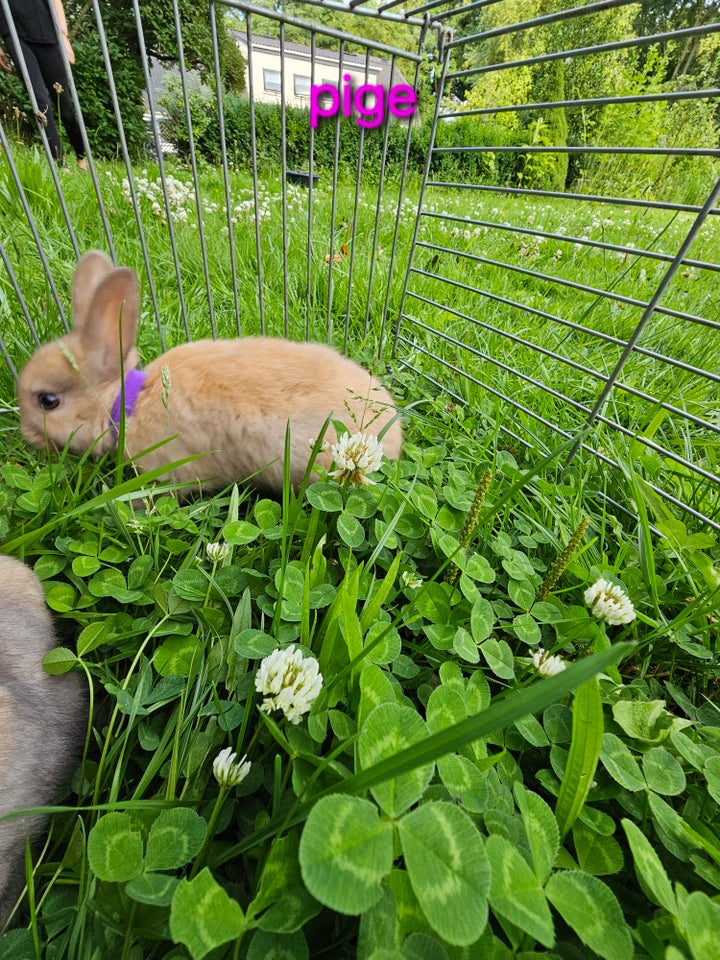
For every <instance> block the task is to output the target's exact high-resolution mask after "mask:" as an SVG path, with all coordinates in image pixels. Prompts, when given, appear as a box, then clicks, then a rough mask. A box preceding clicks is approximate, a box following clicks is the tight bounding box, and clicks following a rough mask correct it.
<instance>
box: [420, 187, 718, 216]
mask: <svg viewBox="0 0 720 960" xmlns="http://www.w3.org/2000/svg"><path fill="white" fill-rule="evenodd" d="M428 186H429V187H446V188H448V189H454V190H471V191H472V190H475V191H477V192H478V193H507V194H508V195H509V196H513V195H514V196H518V197H548V198H549V199H553V200H577V201H582V202H584V203H607V204H610V205H615V206H624V207H639V208H640V209H641V210H676V211H678V212H679V213H698V211H700V210H701V209H702V207H699V206H697V205H695V204H691V203H670V202H667V201H665V200H636V199H634V198H632V197H612V196H608V195H606V194H601V193H573V192H572V191H571V190H567V191H560V190H540V189H537V188H533V189H530V188H529V187H510V186H506V185H505V184H502V185H497V184H484V183H454V182H452V181H447V180H430V181H429V182H428ZM718 214H720V208H717V207H716V208H715V209H713V210H711V211H710V216H717V215H718Z"/></svg>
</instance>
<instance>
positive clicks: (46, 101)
mask: <svg viewBox="0 0 720 960" xmlns="http://www.w3.org/2000/svg"><path fill="white" fill-rule="evenodd" d="M3 39H4V40H5V45H6V47H7V50H8V52H9V54H10V56H11V57H12V58H13V61H14V62H15V66H16V67H17V70H18V73H19V74H20V76H21V77H22V72H21V70H20V60H19V57H18V56H17V53H16V50H15V47H14V45H13V42H12V37H4V38H3ZM20 47H21V49H22V53H23V55H24V57H25V65H26V67H27V72H28V76H29V77H30V83H31V84H32V88H33V92H34V93H35V99H36V100H37V105H38V107H39V108H40V111H41V112H42V113H44V114H45V117H46V119H47V123H46V124H45V134H46V135H47V138H48V143H49V144H50V150H51V152H52V155H53V156H54V157H55V159H56V160H62V159H63V149H62V144H61V143H60V137H59V135H58V130H57V126H56V125H55V113H54V110H53V103H56V104H59V106H60V117H61V118H62V122H63V126H64V127H65V130H66V131H67V135H68V139H69V140H70V143H71V144H72V146H73V149H74V151H75V153H76V154H77V155H78V158H80V157H84V156H85V147H84V146H83V140H82V134H81V133H80V124H79V123H78V120H77V117H76V116H75V110H74V108H73V102H72V97H71V96H70V80H69V78H68V76H67V73H66V72H65V64H64V63H63V58H62V53H61V51H60V48H59V47H58V46H57V44H54V43H28V42H27V41H25V40H20ZM56 84H57V87H56ZM58 90H60V91H61V92H58Z"/></svg>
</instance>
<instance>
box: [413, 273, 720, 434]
mask: <svg viewBox="0 0 720 960" xmlns="http://www.w3.org/2000/svg"><path fill="white" fill-rule="evenodd" d="M413 272H414V273H417V274H420V275H422V276H426V277H431V278H434V279H438V280H442V279H443V278H442V277H438V276H437V274H432V273H428V272H426V271H423V270H417V269H415V268H414V270H413ZM445 282H446V283H448V284H450V285H451V286H454V287H459V288H461V289H465V290H468V291H470V292H473V293H477V294H479V295H481V296H484V297H486V298H487V299H488V300H493V301H494V302H497V303H501V304H503V305H504V306H509V307H513V308H517V309H518V310H519V311H521V312H524V313H528V314H530V315H533V316H537V317H540V318H541V319H544V320H551V321H553V322H558V323H562V320H561V318H559V317H555V316H554V315H553V314H549V313H546V312H545V311H542V310H538V309H536V308H535V307H530V306H528V305H527V304H523V303H520V302H519V301H517V300H510V299H509V298H507V297H501V296H500V295H499V294H493V293H491V292H489V291H486V290H477V289H475V288H473V287H470V286H468V285H467V284H462V283H460V282H459V281H450V280H445ZM408 294H409V296H411V297H414V298H415V299H417V300H420V301H421V302H423V303H425V304H427V305H428V306H431V307H433V308H435V309H438V310H443V311H445V312H446V313H450V314H452V315H453V316H455V317H458V318H459V319H461V320H467V321H469V322H470V323H472V324H473V325H474V326H476V327H481V328H482V329H483V330H487V331H488V332H489V333H494V334H497V335H498V336H500V337H504V338H505V339H507V340H509V341H511V343H515V344H517V345H518V346H522V347H526V348H528V349H529V350H530V351H532V352H533V353H539V354H541V355H542V356H546V357H548V358H549V359H551V360H557V361H558V362H559V363H563V364H565V365H566V366H568V367H570V368H571V369H573V370H577V371H578V373H582V374H584V375H585V376H587V377H590V379H592V380H597V381H600V382H602V383H607V381H608V380H609V375H608V374H603V373H602V372H600V371H599V370H594V369H593V368H592V367H588V366H586V365H585V364H582V363H580V362H579V361H577V360H573V359H571V358H570V357H565V356H563V355H562V354H559V353H556V352H555V351H554V350H550V349H549V348H548V347H544V346H542V345H541V344H538V343H534V342H533V341H531V340H527V339H525V338H524V337H521V336H519V335H518V334H516V333H511V332H510V331H508V330H502V329H500V328H499V327H495V326H493V325H492V324H491V323H487V322H486V321H484V320H480V319H478V318H477V317H472V316H470V315H469V314H467V313H464V312H462V311H459V310H456V309H455V308H454V307H450V306H448V305H443V304H441V303H439V302H438V301H436V300H432V299H431V298H428V297H424V296H423V295H422V294H419V293H416V292H414V291H413V290H409V291H408ZM415 322H416V323H418V324H419V325H423V324H422V321H420V320H415ZM566 322H567V323H568V324H569V323H570V321H566ZM428 329H430V328H428ZM433 330H434V328H433ZM434 332H435V333H437V334H438V336H443V337H445V338H446V339H451V338H449V337H447V336H446V335H444V334H442V333H440V331H437V330H434ZM452 342H453V343H455V341H454V340H453V341H452ZM616 342H617V343H618V345H620V346H625V343H624V342H623V341H620V340H618V341H616ZM456 346H465V347H466V348H467V349H470V347H468V346H467V345H466V344H462V343H460V342H457V343H456ZM488 359H490V361H491V362H492V363H497V365H499V366H502V364H500V363H499V361H496V360H494V359H493V358H488ZM503 369H508V368H506V367H504V366H503ZM508 372H510V371H509V369H508ZM514 372H515V373H517V375H518V376H520V377H523V378H524V375H523V374H521V373H519V372H518V371H514ZM699 372H700V374H701V375H702V376H703V377H705V376H706V374H705V371H699ZM532 382H534V381H532ZM536 385H539V386H542V387H543V389H544V390H545V391H546V392H548V393H553V389H552V388H551V387H548V386H546V385H543V384H540V383H539V382H538V383H537V384H536ZM615 386H616V387H617V388H618V389H619V390H622V391H623V392H624V393H627V394H630V395H631V396H634V397H637V398H638V399H640V400H644V401H645V402H647V403H649V404H651V405H652V406H653V407H656V408H661V409H663V410H666V411H667V412H668V413H673V414H675V415H676V416H679V417H682V418H683V419H684V420H686V421H687V422H689V423H693V424H694V425H695V426H698V427H701V428H702V429H704V430H709V431H711V432H713V433H717V434H720V424H717V425H716V424H714V423H710V422H709V421H707V420H703V419H702V417H698V416H696V415H695V414H692V413H689V412H688V411H686V410H683V409H682V408H680V407H676V406H675V405H674V404H671V403H668V402H667V401H666V400H660V399H659V398H658V397H654V396H652V395H651V394H648V393H646V392H645V391H643V390H640V389H638V388H637V387H632V386H630V385H629V384H626V383H624V382H623V381H621V380H618V381H617V382H616V384H615ZM556 396H558V397H559V398H560V399H563V400H564V401H565V402H566V403H568V404H570V405H571V406H575V405H576V404H575V401H573V400H572V398H570V397H565V396H563V395H561V394H559V393H557V394H556ZM578 409H581V410H583V411H584V412H586V413H589V412H590V408H589V407H587V406H585V405H584V404H583V405H579V406H578ZM606 422H607V421H606Z"/></svg>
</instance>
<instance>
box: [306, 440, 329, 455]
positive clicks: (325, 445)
mask: <svg viewBox="0 0 720 960" xmlns="http://www.w3.org/2000/svg"><path fill="white" fill-rule="evenodd" d="M315 443H316V440H315V437H309V438H308V446H309V447H310V449H311V450H312V449H313V448H314V447H315ZM329 448H330V444H329V443H328V442H327V440H323V442H322V443H321V444H320V448H319V452H320V453H324V452H325V451H326V450H328V449H329Z"/></svg>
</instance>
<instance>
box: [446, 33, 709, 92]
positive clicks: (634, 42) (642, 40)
mask: <svg viewBox="0 0 720 960" xmlns="http://www.w3.org/2000/svg"><path fill="white" fill-rule="evenodd" d="M719 30H720V23H709V24H705V25H704V26H699V27H686V28H685V29H683V30H670V31H666V32H665V33H654V34H651V35H649V36H645V37H632V38H631V39H629V40H615V41H613V42H611V43H601V44H597V45H596V46H594V47H575V48H573V49H570V50H558V51H555V52H554V53H543V54H539V55H538V56H535V57H526V58H525V59H523V60H506V61H504V62H503V63H494V64H491V65H489V66H484V67H469V68H468V69H466V70H458V71H456V72H454V73H448V75H447V78H446V79H447V81H451V80H459V79H461V78H463V79H464V78H466V77H476V76H479V75H480V74H482V73H494V72H496V71H498V70H511V69H513V68H514V67H530V66H535V65H536V64H539V63H552V61H553V60H567V59H573V58H575V57H581V56H587V55H588V54H593V53H611V52H612V51H614V50H627V49H629V48H631V47H647V46H650V45H652V44H653V43H664V42H665V41H675V40H684V39H686V38H690V37H701V36H704V35H705V34H707V33H717V32H718V31H719ZM465 43H467V38H465V37H459V38H458V39H456V40H453V41H452V45H453V47H454V48H458V47H461V46H463V45H464V44H465Z"/></svg>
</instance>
